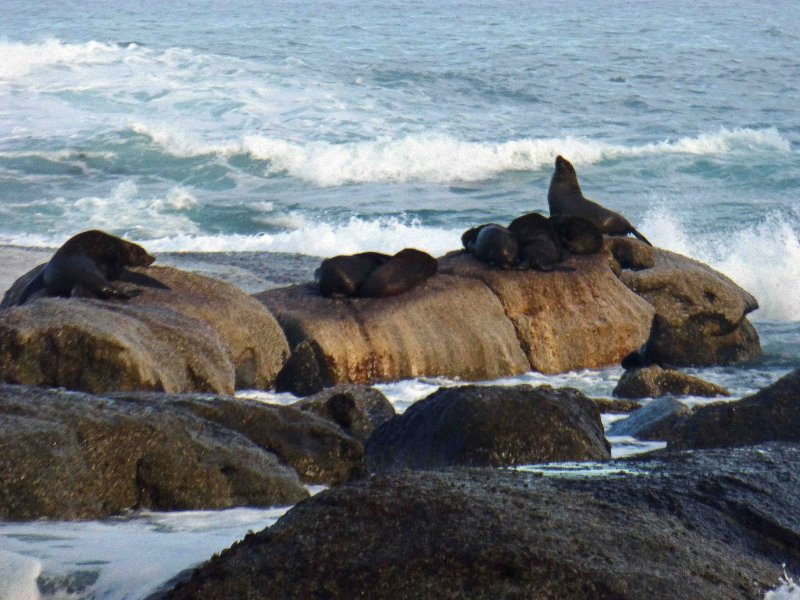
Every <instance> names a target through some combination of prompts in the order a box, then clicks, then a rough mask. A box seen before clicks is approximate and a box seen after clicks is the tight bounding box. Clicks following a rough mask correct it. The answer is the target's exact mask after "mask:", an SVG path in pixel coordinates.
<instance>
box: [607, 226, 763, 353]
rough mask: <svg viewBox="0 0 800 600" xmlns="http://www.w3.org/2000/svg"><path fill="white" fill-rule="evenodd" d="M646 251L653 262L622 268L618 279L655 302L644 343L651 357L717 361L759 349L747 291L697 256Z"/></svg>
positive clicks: (632, 242) (753, 303)
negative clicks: (694, 257)
mask: <svg viewBox="0 0 800 600" xmlns="http://www.w3.org/2000/svg"><path fill="white" fill-rule="evenodd" d="M616 243H617V244H622V243H623V242H616ZM624 244H628V245H639V244H641V242H638V241H636V240H628V241H626V242H624ZM617 253H618V254H620V250H619V249H618V250H617ZM631 253H632V254H633V252H631ZM651 253H652V261H653V266H652V267H650V268H628V269H623V270H622V271H621V273H620V280H621V281H622V282H623V283H624V284H625V285H627V286H628V287H629V288H630V289H631V290H633V291H634V292H636V293H637V294H639V295H640V296H641V297H642V298H644V299H645V300H647V302H649V303H650V304H651V305H652V306H653V307H654V308H655V311H656V314H655V318H654V319H653V329H652V332H651V334H650V338H649V340H648V343H647V354H648V356H649V357H650V358H651V359H652V360H653V361H654V362H657V363H661V364H670V365H676V366H692V365H719V364H730V363H735V362H741V361H745V360H749V359H751V358H753V357H755V356H758V355H759V354H760V353H761V346H760V343H759V339H758V334H757V333H756V330H755V329H754V328H753V325H752V324H751V323H750V321H748V320H747V319H746V318H745V315H747V314H748V313H750V312H751V311H753V310H755V309H756V308H758V302H757V301H756V299H755V298H754V297H753V296H752V295H751V294H749V293H747V292H746V291H744V290H743V289H742V288H740V287H739V286H738V285H736V284H735V283H734V282H733V281H731V280H730V279H729V278H728V277H726V276H724V275H722V274H721V273H719V272H717V271H715V270H713V269H712V268H711V267H709V266H707V265H704V264H703V263H701V262H698V261H696V260H693V259H691V258H687V257H685V256H681V255H680V254H675V253H673V252H669V251H667V250H662V249H660V248H653V249H651ZM623 262H624V261H623Z"/></svg>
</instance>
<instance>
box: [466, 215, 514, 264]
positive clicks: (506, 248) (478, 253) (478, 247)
mask: <svg viewBox="0 0 800 600" xmlns="http://www.w3.org/2000/svg"><path fill="white" fill-rule="evenodd" d="M470 231H472V230H470ZM467 233H469V231H468V232H467ZM465 235H466V234H465ZM472 253H473V254H474V255H475V258H477V259H478V260H482V261H483V262H485V263H487V264H489V265H491V266H493V267H500V268H501V269H510V268H511V267H513V266H514V265H515V264H516V262H517V255H518V253H519V242H517V238H516V237H514V235H513V234H512V233H511V232H510V231H509V230H508V229H506V228H505V227H503V226H501V225H497V224H495V223H489V224H488V225H483V226H482V227H480V228H479V230H478V234H477V236H476V237H475V244H474V246H473V250H472Z"/></svg>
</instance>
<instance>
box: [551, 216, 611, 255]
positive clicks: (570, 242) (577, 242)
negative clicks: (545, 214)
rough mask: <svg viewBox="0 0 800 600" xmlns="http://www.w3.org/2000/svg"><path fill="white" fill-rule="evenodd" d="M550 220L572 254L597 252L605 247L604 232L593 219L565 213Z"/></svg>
mask: <svg viewBox="0 0 800 600" xmlns="http://www.w3.org/2000/svg"><path fill="white" fill-rule="evenodd" d="M550 220H551V222H552V223H553V227H554V228H555V230H556V231H557V232H558V234H559V236H560V238H561V241H562V242H563V244H564V245H565V246H566V248H567V250H569V253H570V254H581V255H585V254H596V253H597V252H600V249H601V248H602V247H603V234H602V233H600V230H599V229H597V227H595V225H594V223H592V222H591V221H589V220H587V219H583V218H581V217H565V216H563V215H556V216H555V217H551V219H550Z"/></svg>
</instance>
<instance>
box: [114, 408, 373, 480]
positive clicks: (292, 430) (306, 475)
mask: <svg viewBox="0 0 800 600" xmlns="http://www.w3.org/2000/svg"><path fill="white" fill-rule="evenodd" d="M109 397H111V398H113V399H115V400H127V401H131V402H140V403H145V404H146V403H151V404H165V405H169V406H172V407H175V408H180V409H184V410H186V411H188V412H191V413H192V414H194V415H197V416H198V417H200V418H202V419H205V420H206V421H210V422H212V423H217V424H218V425H220V426H222V427H224V428H225V429H228V430H230V431H235V432H237V433H240V434H242V435H243V436H244V437H246V438H247V439H249V440H250V441H251V442H253V443H254V444H256V445H257V446H259V447H261V448H263V449H264V450H266V451H268V452H270V453H272V454H274V455H275V456H277V457H278V459H279V460H280V461H281V462H282V463H284V464H287V465H289V466H290V467H291V468H292V469H294V470H295V472H296V473H297V474H298V475H299V476H300V479H301V480H302V481H303V482H304V483H312V484H324V485H337V484H340V483H343V482H345V481H350V480H352V479H357V478H359V477H361V476H363V475H364V474H365V470H364V447H363V445H362V443H361V442H360V441H359V440H357V439H356V438H354V437H351V436H350V435H348V434H346V433H345V432H344V431H342V429H341V427H339V426H338V425H337V424H335V423H333V422H331V421H330V420H327V419H324V418H322V417H320V416H317V415H314V414H312V413H309V412H306V411H303V410H300V409H298V408H296V407H293V406H278V405H270V404H265V403H263V402H256V401H255V400H245V399H240V398H227V397H222V396H201V395H190V394H179V395H165V394H156V393H147V392H134V393H117V394H110V395H109Z"/></svg>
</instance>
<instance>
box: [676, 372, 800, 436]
mask: <svg viewBox="0 0 800 600" xmlns="http://www.w3.org/2000/svg"><path fill="white" fill-rule="evenodd" d="M767 441H786V442H795V443H800V369H796V370H795V371H792V372H791V373H789V374H788V375H786V376H784V377H782V378H781V379H779V380H778V381H776V382H775V383H773V384H772V385H770V386H768V387H766V388H764V389H763V390H760V391H759V392H757V393H755V394H753V395H752V396H747V397H745V398H742V399H741V400H738V401H733V402H718V403H714V404H710V405H707V406H701V407H698V408H696V409H695V411H694V413H693V414H692V415H691V416H690V417H689V418H688V419H686V420H685V421H683V422H682V423H681V424H680V426H679V427H678V428H677V430H676V431H674V432H673V433H672V435H671V436H670V438H669V447H670V448H719V447H729V446H746V445H750V444H759V443H762V442H767Z"/></svg>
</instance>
